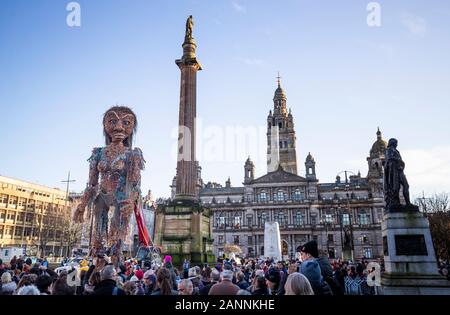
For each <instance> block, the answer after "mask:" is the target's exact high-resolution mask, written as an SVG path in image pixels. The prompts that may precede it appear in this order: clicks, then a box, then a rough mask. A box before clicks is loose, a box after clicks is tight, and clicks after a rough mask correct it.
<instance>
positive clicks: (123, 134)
mask: <svg viewBox="0 0 450 315" xmlns="http://www.w3.org/2000/svg"><path fill="white" fill-rule="evenodd" d="M135 125H136V118H135V116H134V115H133V114H132V113H131V112H130V111H126V110H109V111H108V112H107V113H106V114H105V118H104V119H103V127H104V128H105V132H106V134H107V135H108V136H109V138H110V139H111V142H113V143H120V142H126V141H125V140H127V139H128V138H129V137H130V136H132V134H133V131H134V127H135Z"/></svg>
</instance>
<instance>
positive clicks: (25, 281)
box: [15, 274, 37, 294]
mask: <svg viewBox="0 0 450 315" xmlns="http://www.w3.org/2000/svg"><path fill="white" fill-rule="evenodd" d="M36 279H37V276H36V275H35V274H25V275H23V276H22V278H20V281H19V284H18V285H17V288H16V291H15V292H16V294H17V292H18V291H19V290H20V288H22V287H24V286H27V285H34V283H35V282H36Z"/></svg>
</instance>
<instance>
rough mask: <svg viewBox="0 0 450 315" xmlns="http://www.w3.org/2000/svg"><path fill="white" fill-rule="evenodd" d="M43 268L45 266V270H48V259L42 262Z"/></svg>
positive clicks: (45, 258)
mask: <svg viewBox="0 0 450 315" xmlns="http://www.w3.org/2000/svg"><path fill="white" fill-rule="evenodd" d="M41 266H44V267H45V268H48V260H47V257H44V259H43V260H42V262H41Z"/></svg>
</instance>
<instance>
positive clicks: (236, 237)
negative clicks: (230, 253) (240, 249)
mask: <svg viewBox="0 0 450 315" xmlns="http://www.w3.org/2000/svg"><path fill="white" fill-rule="evenodd" d="M233 241H234V244H235V245H239V235H235V236H234V237H233Z"/></svg>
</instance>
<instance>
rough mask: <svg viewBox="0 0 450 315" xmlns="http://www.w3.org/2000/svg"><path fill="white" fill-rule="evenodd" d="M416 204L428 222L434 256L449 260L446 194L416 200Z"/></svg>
mask: <svg viewBox="0 0 450 315" xmlns="http://www.w3.org/2000/svg"><path fill="white" fill-rule="evenodd" d="M416 203H417V204H418V205H419V208H420V210H421V211H422V212H424V213H425V214H426V215H427V217H428V221H429V222H430V231H431V237H432V238H433V244H434V248H435V250H436V255H437V256H438V258H441V259H447V260H448V259H449V258H450V198H449V195H448V194H445V193H441V194H435V195H433V196H432V197H431V198H424V197H422V198H417V199H416Z"/></svg>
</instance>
